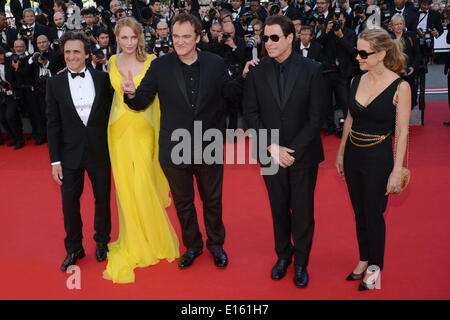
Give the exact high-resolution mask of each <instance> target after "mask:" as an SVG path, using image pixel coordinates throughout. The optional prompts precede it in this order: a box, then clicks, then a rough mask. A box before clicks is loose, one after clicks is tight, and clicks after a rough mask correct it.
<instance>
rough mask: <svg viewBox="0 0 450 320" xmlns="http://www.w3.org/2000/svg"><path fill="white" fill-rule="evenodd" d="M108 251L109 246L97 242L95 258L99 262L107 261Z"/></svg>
mask: <svg viewBox="0 0 450 320" xmlns="http://www.w3.org/2000/svg"><path fill="white" fill-rule="evenodd" d="M108 251H109V249H108V244H106V243H100V242H97V249H96V250H95V257H96V258H97V261H98V262H101V261H105V260H106V257H107V255H108Z"/></svg>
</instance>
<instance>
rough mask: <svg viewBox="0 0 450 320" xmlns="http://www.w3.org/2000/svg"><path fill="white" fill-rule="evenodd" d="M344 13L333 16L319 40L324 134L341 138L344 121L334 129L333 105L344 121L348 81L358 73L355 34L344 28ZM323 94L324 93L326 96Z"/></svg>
mask: <svg viewBox="0 0 450 320" xmlns="http://www.w3.org/2000/svg"><path fill="white" fill-rule="evenodd" d="M346 20H347V13H345V12H343V11H340V12H339V13H335V14H333V19H332V20H331V21H329V22H328V25H327V28H326V30H325V32H324V34H323V36H321V37H320V38H319V42H320V43H321V45H322V47H323V66H324V68H323V69H324V78H325V81H326V82H327V84H328V86H327V87H328V89H329V90H328V103H327V105H328V108H327V112H326V126H327V131H326V133H325V135H331V134H333V133H336V135H337V136H338V137H340V136H341V135H342V130H343V127H342V125H343V121H342V123H340V125H339V126H338V127H336V124H335V121H334V111H335V106H334V104H333V96H334V100H335V101H336V107H337V109H340V110H342V113H343V115H344V117H343V119H345V117H346V115H347V108H348V93H349V88H350V80H351V78H352V77H353V76H354V75H355V74H356V73H357V72H358V65H357V61H356V59H355V58H356V39H357V37H356V33H355V31H353V30H351V29H348V28H347V27H345V22H346ZM325 94H326V93H325Z"/></svg>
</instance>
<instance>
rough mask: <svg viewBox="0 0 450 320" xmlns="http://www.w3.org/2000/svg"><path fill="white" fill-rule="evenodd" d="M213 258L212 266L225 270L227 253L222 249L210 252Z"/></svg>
mask: <svg viewBox="0 0 450 320" xmlns="http://www.w3.org/2000/svg"><path fill="white" fill-rule="evenodd" d="M211 253H212V255H213V257H214V264H215V265H216V267H217V268H225V267H226V266H227V265H228V257H227V253H226V252H225V251H224V250H223V249H217V250H214V251H213V252H211Z"/></svg>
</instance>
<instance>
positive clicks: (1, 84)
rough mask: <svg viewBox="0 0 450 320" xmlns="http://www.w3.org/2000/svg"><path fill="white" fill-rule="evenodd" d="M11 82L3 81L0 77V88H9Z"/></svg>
mask: <svg viewBox="0 0 450 320" xmlns="http://www.w3.org/2000/svg"><path fill="white" fill-rule="evenodd" d="M10 87H11V84H10V83H9V82H8V81H5V80H3V79H0V88H1V89H4V90H8V89H10Z"/></svg>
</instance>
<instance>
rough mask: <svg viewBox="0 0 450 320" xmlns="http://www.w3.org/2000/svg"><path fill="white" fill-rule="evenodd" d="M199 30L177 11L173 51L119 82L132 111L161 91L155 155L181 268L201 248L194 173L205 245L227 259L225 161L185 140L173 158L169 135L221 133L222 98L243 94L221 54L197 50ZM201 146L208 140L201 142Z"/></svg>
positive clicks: (220, 260) (220, 263)
mask: <svg viewBox="0 0 450 320" xmlns="http://www.w3.org/2000/svg"><path fill="white" fill-rule="evenodd" d="M201 31H202V25H201V22H200V21H199V19H198V18H196V17H195V16H193V15H189V14H185V13H182V14H179V15H177V16H176V17H175V18H174V20H173V22H172V38H173V43H174V49H175V52H173V53H170V54H167V55H165V56H162V57H160V58H158V59H156V60H154V61H153V62H152V65H151V67H150V68H149V70H148V71H147V73H146V75H145V77H144V78H143V80H142V82H141V84H140V86H139V88H138V89H137V90H136V88H135V87H134V84H133V81H132V79H131V76H130V75H129V76H128V78H127V80H125V81H124V82H123V83H122V84H121V86H122V90H123V91H124V93H126V95H125V103H127V104H128V105H129V106H130V108H132V109H134V110H142V109H145V108H147V107H148V106H149V105H150V103H151V102H152V101H153V99H154V97H155V96H156V94H158V95H159V100H160V105H161V131H160V136H159V160H160V163H161V167H162V168H163V170H164V173H165V175H166V177H167V179H168V181H169V185H170V190H171V192H172V196H173V200H174V204H175V208H176V210H177V214H178V218H179V221H180V224H181V231H182V235H183V243H184V245H185V247H186V248H187V251H186V253H185V254H184V255H183V256H182V258H181V259H180V261H179V263H178V266H179V268H181V269H184V268H186V267H188V266H190V265H191V264H192V263H193V262H194V260H195V258H196V257H198V256H199V255H200V254H201V253H202V249H203V240H202V235H201V233H200V230H199V225H198V222H197V213H196V210H195V205H194V185H193V179H194V176H195V178H196V181H197V186H198V190H199V193H200V196H201V199H202V201H203V214H204V220H205V225H206V232H207V234H208V240H207V242H206V247H207V248H208V250H209V251H210V252H211V253H212V255H213V257H214V262H215V265H216V266H217V267H219V268H224V267H226V266H227V264H228V257H227V255H226V253H225V251H224V250H223V244H224V240H225V227H224V224H223V221H222V183H223V161H221V160H220V161H212V163H211V162H209V161H205V159H203V157H202V150H203V148H200V147H201V145H202V142H201V141H199V142H195V143H194V144H192V143H188V145H189V148H188V149H189V150H182V151H181V153H182V155H181V157H182V159H179V158H178V157H177V156H178V154H179V153H177V154H173V153H174V152H175V150H176V148H177V146H178V145H179V140H178V141H173V140H172V139H175V138H174V136H175V135H176V134H177V132H176V131H178V130H183V132H184V133H186V134H188V135H190V137H193V138H194V139H199V138H200V139H201V137H198V136H197V135H198V134H197V135H194V128H195V131H196V132H198V131H200V132H202V133H201V135H202V136H203V132H204V131H206V130H208V129H214V130H220V131H221V132H223V131H224V129H225V98H229V97H231V96H233V95H236V94H240V93H241V92H240V91H241V87H240V86H239V85H238V84H237V82H236V81H233V80H231V78H230V76H229V75H228V73H227V71H226V70H225V63H224V61H223V59H222V58H220V57H219V56H216V55H214V54H212V53H208V52H204V51H200V52H198V51H197V50H196V44H197V43H199V42H200V37H201ZM199 125H200V126H201V128H199ZM177 129H178V130H177ZM178 139H179V138H178ZM193 145H194V146H193ZM220 145H221V146H222V144H220ZM197 146H199V147H197ZM203 146H206V144H205V143H203ZM208 163H211V164H208Z"/></svg>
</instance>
